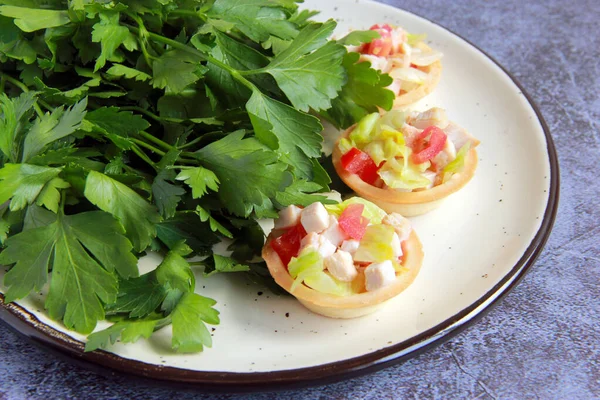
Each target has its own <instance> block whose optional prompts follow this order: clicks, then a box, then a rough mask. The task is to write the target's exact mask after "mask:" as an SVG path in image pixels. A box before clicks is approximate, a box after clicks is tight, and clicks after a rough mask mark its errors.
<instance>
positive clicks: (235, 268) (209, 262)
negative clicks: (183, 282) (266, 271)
mask: <svg viewBox="0 0 600 400" xmlns="http://www.w3.org/2000/svg"><path fill="white" fill-rule="evenodd" d="M245 271H250V267H249V266H247V265H244V264H239V263H237V262H236V261H235V260H234V259H233V258H230V257H224V256H220V255H218V254H213V256H212V257H210V258H207V259H206V260H205V261H204V276H207V277H208V276H211V275H214V274H217V273H220V272H245Z"/></svg>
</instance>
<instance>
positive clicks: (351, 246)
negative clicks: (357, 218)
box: [340, 239, 360, 255]
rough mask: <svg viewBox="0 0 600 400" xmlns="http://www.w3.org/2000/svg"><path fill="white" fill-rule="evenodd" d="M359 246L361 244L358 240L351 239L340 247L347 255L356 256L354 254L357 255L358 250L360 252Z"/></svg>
mask: <svg viewBox="0 0 600 400" xmlns="http://www.w3.org/2000/svg"><path fill="white" fill-rule="evenodd" d="M359 246H360V242H359V241H358V240H354V239H349V240H344V241H343V242H342V246H341V247H340V249H342V250H344V251H345V252H347V253H350V254H352V255H354V253H356V250H358V247H359Z"/></svg>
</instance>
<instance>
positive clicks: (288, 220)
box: [275, 205, 302, 229]
mask: <svg viewBox="0 0 600 400" xmlns="http://www.w3.org/2000/svg"><path fill="white" fill-rule="evenodd" d="M301 213H302V209H301V208H300V207H297V206H294V205H291V206H288V207H286V208H284V209H283V210H281V211H279V218H278V219H277V220H276V221H275V229H282V228H290V227H292V226H295V225H297V224H298V222H300V214H301Z"/></svg>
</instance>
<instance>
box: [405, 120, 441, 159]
mask: <svg viewBox="0 0 600 400" xmlns="http://www.w3.org/2000/svg"><path fill="white" fill-rule="evenodd" d="M428 136H429V141H428V142H427V141H426V139H427V137H428ZM446 138H447V136H446V134H445V133H444V131H443V130H441V129H440V128H438V127H437V126H434V125H432V126H428V127H427V128H425V129H424V130H423V132H421V133H420V134H419V136H417V137H416V138H415V140H414V142H413V151H414V152H413V154H412V155H411V159H412V161H413V162H414V163H415V164H421V163H424V162H425V161H427V160H431V159H432V158H433V157H435V156H436V155H438V154H439V153H440V152H441V151H442V150H443V149H444V146H445V145H446Z"/></svg>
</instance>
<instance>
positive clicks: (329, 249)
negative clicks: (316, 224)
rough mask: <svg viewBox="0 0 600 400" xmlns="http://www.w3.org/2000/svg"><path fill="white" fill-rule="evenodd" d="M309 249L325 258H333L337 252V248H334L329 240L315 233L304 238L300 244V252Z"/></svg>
mask: <svg viewBox="0 0 600 400" xmlns="http://www.w3.org/2000/svg"><path fill="white" fill-rule="evenodd" d="M307 247H312V248H313V249H315V250H316V251H317V252H318V253H319V254H320V255H321V257H323V258H327V257H329V256H331V255H332V254H333V253H335V251H336V250H337V246H334V245H333V243H331V242H330V241H329V240H327V238H325V237H324V236H323V235H319V234H318V233H314V232H311V233H309V234H308V235H306V236H304V238H303V239H302V241H301V242H300V249H301V250H300V252H302V251H304V249H306V248H307Z"/></svg>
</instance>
